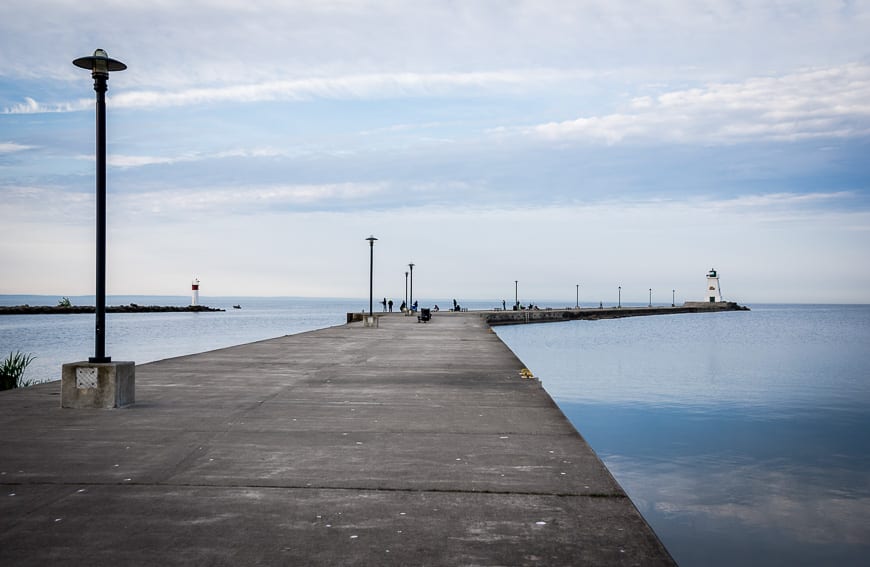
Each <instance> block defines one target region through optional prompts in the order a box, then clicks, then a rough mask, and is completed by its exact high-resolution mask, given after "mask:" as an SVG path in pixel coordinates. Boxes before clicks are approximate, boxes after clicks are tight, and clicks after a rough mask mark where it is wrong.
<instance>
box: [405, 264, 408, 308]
mask: <svg viewBox="0 0 870 567" xmlns="http://www.w3.org/2000/svg"><path fill="white" fill-rule="evenodd" d="M405 307H406V308H407V307H408V272H407V271H406V272H405Z"/></svg>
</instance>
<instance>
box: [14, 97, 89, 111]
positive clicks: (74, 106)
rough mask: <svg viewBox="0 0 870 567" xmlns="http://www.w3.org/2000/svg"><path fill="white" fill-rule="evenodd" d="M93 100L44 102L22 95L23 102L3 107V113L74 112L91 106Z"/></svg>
mask: <svg viewBox="0 0 870 567" xmlns="http://www.w3.org/2000/svg"><path fill="white" fill-rule="evenodd" d="M93 106H94V101H93V100H87V99H79V100H77V101H74V102H60V103H51V104H46V103H42V102H38V101H36V100H34V99H33V98H31V97H24V102H22V103H18V104H13V105H12V106H8V107H6V108H4V109H3V114H44V113H49V112H76V111H79V110H87V109H89V108H93Z"/></svg>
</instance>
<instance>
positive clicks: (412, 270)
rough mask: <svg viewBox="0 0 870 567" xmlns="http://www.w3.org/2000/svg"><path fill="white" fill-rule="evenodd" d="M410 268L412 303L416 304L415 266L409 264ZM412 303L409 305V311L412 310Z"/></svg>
mask: <svg viewBox="0 0 870 567" xmlns="http://www.w3.org/2000/svg"><path fill="white" fill-rule="evenodd" d="M408 267H409V268H411V297H410V301H411V303H414V264H413V263H411V264H408ZM411 303H409V304H408V309H409V310H410V309H411Z"/></svg>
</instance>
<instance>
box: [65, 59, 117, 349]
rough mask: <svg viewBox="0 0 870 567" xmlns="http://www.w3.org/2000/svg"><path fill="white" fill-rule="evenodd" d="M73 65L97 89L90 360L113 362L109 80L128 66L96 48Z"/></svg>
mask: <svg viewBox="0 0 870 567" xmlns="http://www.w3.org/2000/svg"><path fill="white" fill-rule="evenodd" d="M73 65H75V66H76V67H81V68H82V69H87V70H89V71H91V76H92V77H93V78H94V90H95V91H96V92H97V149H96V150H97V151H96V158H97V290H96V291H97V305H96V312H97V322H96V340H95V347H94V356H92V357H90V358H89V359H88V361H89V362H111V361H112V357H110V356H106V90H107V88H108V87H107V86H106V82H107V81H108V80H109V71H123V70H124V69H126V68H127V66H126V65H124V64H123V63H121V62H120V61H117V60H115V59H110V58H109V55H108V54H107V53H106V52H105V51H104V50H102V49H97V50H96V51H94V54H93V55H91V56H89V57H79V58H78V59H76V60H74V61H73Z"/></svg>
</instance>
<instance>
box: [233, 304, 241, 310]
mask: <svg viewBox="0 0 870 567" xmlns="http://www.w3.org/2000/svg"><path fill="white" fill-rule="evenodd" d="M241 308H242V306H241V305H233V309H241Z"/></svg>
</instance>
